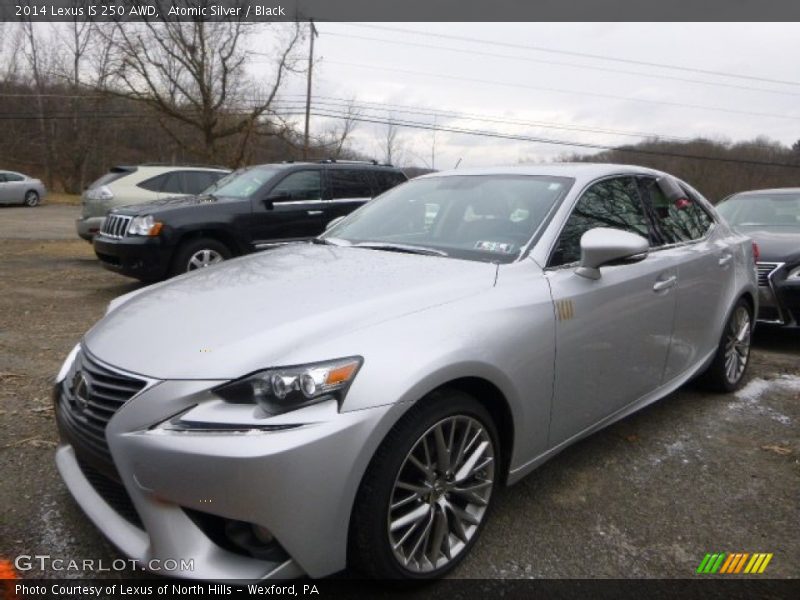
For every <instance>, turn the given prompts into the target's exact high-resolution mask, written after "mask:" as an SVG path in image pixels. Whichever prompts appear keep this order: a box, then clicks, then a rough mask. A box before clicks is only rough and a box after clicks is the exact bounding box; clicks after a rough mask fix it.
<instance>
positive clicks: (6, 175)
mask: <svg viewBox="0 0 800 600" xmlns="http://www.w3.org/2000/svg"><path fill="white" fill-rule="evenodd" d="M46 195H47V189H46V188H45V187H44V184H43V183H42V182H41V181H40V180H38V179H35V178H33V177H29V176H27V175H23V174H22V173H17V172H16V171H0V204H24V205H25V206H30V207H31V208H33V207H35V206H39V203H40V202H41V201H42V199H43V198H44V197H45V196H46Z"/></svg>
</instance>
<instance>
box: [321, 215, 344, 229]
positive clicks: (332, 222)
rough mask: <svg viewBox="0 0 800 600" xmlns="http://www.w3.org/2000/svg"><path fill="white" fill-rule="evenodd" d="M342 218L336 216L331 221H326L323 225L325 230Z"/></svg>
mask: <svg viewBox="0 0 800 600" xmlns="http://www.w3.org/2000/svg"><path fill="white" fill-rule="evenodd" d="M342 219H344V217H336V218H335V219H332V220H331V221H328V224H327V225H325V231H328V229H330V228H331V227H333V226H334V225H336V224H337V223H338V222H339V221H341V220H342Z"/></svg>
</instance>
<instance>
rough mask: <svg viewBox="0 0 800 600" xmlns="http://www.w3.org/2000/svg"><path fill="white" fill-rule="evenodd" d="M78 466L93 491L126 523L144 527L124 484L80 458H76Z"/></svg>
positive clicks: (140, 527)
mask: <svg viewBox="0 0 800 600" xmlns="http://www.w3.org/2000/svg"><path fill="white" fill-rule="evenodd" d="M78 466H79V467H80V468H81V472H82V473H83V475H84V477H86V479H87V480H88V481H89V483H90V484H91V486H92V487H93V488H94V491H96V492H97V493H98V494H99V495H100V497H101V498H102V499H103V500H105V501H106V503H107V504H108V505H109V506H110V507H111V508H113V509H114V511H115V512H116V513H117V514H119V515H120V516H122V518H123V519H125V520H126V521H128V523H131V524H132V525H136V527H138V528H139V529H144V525H143V524H142V519H141V517H140V516H139V513H138V512H137V511H136V507H135V506H134V505H133V500H131V497H130V496H129V495H128V490H126V489H125V486H124V485H122V484H121V483H119V482H118V481H114V480H113V479H110V478H109V477H106V476H105V475H104V474H103V473H101V472H100V471H98V470H97V469H95V468H94V467H92V466H91V465H89V464H88V463H86V462H84V461H82V460H80V459H79V460H78Z"/></svg>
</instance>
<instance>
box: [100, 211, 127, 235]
mask: <svg viewBox="0 0 800 600" xmlns="http://www.w3.org/2000/svg"><path fill="white" fill-rule="evenodd" d="M132 220H133V217H127V216H125V215H113V214H112V215H108V216H107V217H106V219H105V221H103V227H102V228H101V229H100V233H102V234H103V235H105V236H108V237H112V238H117V239H120V238H123V237H125V234H126V233H128V226H130V224H131V221H132Z"/></svg>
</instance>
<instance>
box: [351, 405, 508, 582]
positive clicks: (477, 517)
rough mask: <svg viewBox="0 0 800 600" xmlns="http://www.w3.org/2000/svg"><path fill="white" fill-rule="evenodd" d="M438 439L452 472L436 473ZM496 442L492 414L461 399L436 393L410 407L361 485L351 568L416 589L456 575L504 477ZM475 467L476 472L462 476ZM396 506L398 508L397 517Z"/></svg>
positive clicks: (354, 515)
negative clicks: (419, 584)
mask: <svg viewBox="0 0 800 600" xmlns="http://www.w3.org/2000/svg"><path fill="white" fill-rule="evenodd" d="M453 427H455V433H454V435H453V434H451V430H452V428H453ZM437 431H439V432H441V433H442V436H441V440H442V441H443V442H444V443H445V448H446V447H447V446H448V445H449V446H450V447H451V454H450V458H453V457H452V452H454V453H455V455H456V457H455V459H453V461H454V463H455V464H452V465H450V466H445V465H443V468H442V467H440V466H439V465H440V463H442V462H443V461H442V459H441V455H440V454H439V451H438V450H437V448H436V445H437V444H436V441H437ZM451 435H452V438H451ZM473 437H474V438H475V439H474V440H473V441H472V442H471V443H469V442H465V440H470V439H472V438H473ZM451 439H452V443H449V444H448V441H449V440H451ZM423 440H424V441H423ZM497 440H498V438H497V430H496V428H495V424H494V423H493V421H492V418H491V416H490V415H489V413H488V412H487V411H486V409H485V408H484V407H483V406H482V405H481V404H480V403H479V402H478V401H477V400H475V398H473V397H472V396H469V395H468V394H465V393H463V392H460V391H455V390H446V391H439V392H434V393H433V394H431V395H430V396H429V397H428V398H426V399H424V400H421V401H420V402H419V403H418V404H417V405H416V406H414V407H412V408H411V409H410V410H409V411H408V413H407V414H406V415H404V416H403V417H402V418H401V419H400V421H398V423H397V424H396V425H395V426H394V427H393V428H392V430H391V431H390V432H389V433H388V434H387V436H386V439H385V440H384V441H383V443H382V444H381V446H380V447H379V448H378V450H377V452H376V453H375V456H374V457H373V459H372V462H371V463H370V465H369V467H368V469H367V472H366V474H365V475H364V479H363V480H362V482H361V486H360V488H359V491H358V494H357V496H356V501H355V504H354V507H353V513H352V516H351V519H350V536H349V548H348V564H349V566H350V567H353V568H355V569H357V570H359V571H361V572H362V573H364V574H366V575H368V576H370V577H374V578H377V579H405V580H411V581H414V580H416V581H424V580H428V579H435V578H438V577H441V576H442V575H444V574H445V573H447V572H449V571H451V570H452V569H454V568H455V567H456V566H457V565H458V564H459V563H460V562H461V561H462V560H463V559H464V557H465V556H466V555H467V554H468V553H469V551H470V549H471V548H472V546H473V544H474V543H475V541H476V540H477V539H478V536H479V534H480V531H481V529H482V528H483V525H484V524H485V523H486V520H487V518H488V515H489V512H490V508H491V503H492V499H493V497H494V495H495V494H494V492H495V488H496V487H497V481H498V479H499V476H500V471H501V468H500V462H501V461H500V453H499V449H500V446H499V444H498V441H497ZM425 444H427V445H428V450H429V456H428V459H427V460H426V458H425ZM462 444H464V445H466V446H467V448H468V449H467V450H466V451H462V450H461V447H462ZM481 448H483V451H482V452H481V451H480V449H481ZM445 456H447V455H445ZM475 457H477V458H475ZM413 459H416V460H417V462H419V463H420V464H421V465H424V466H425V470H423V469H422V468H421V467H420V466H419V465H417V464H415V463H414V462H412V461H413ZM470 462H471V463H472V465H474V468H472V469H470V468H469V467H468V466H467V467H466V469H465V464H467V463H470ZM442 471H443V472H442ZM459 483H461V485H459ZM398 484H400V486H403V485H412V486H414V487H415V488H416V489H417V490H418V491H413V490H409V489H408V488H407V487H398ZM459 488H461V489H460V491H454V490H455V489H459ZM463 488H469V489H470V491H471V492H472V495H471V496H470V495H469V492H467V491H466V490H465V489H463ZM423 490H424V492H423ZM421 492H422V493H421ZM392 503H395V504H398V503H401V504H400V505H399V506H396V507H395V508H394V510H392V509H391V506H390V505H391V504H392ZM403 523H405V524H403ZM437 539H438V544H437ZM404 540H405V541H404ZM398 543H399V546H398V547H397V549H393V545H394V544H398ZM415 547H416V548H417V550H416V551H415ZM448 553H449V557H448ZM406 558H407V559H408V560H407V561H405V560H404V559H406Z"/></svg>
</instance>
